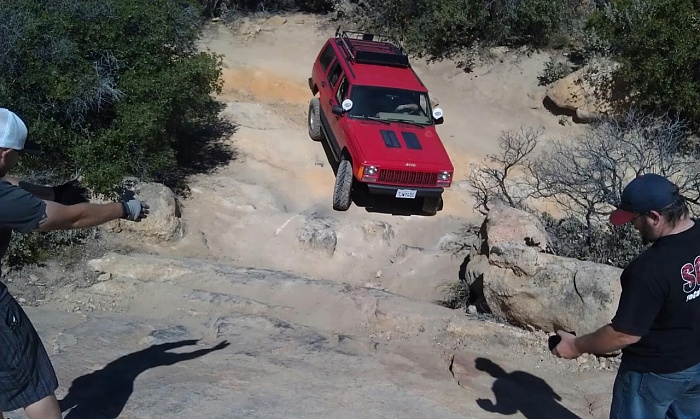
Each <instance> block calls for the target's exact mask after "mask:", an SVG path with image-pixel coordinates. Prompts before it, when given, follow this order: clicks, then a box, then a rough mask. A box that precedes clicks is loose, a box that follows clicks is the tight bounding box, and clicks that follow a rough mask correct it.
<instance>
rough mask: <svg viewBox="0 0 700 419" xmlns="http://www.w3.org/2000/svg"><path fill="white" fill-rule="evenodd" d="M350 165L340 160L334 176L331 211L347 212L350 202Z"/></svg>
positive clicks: (351, 177)
mask: <svg viewBox="0 0 700 419" xmlns="http://www.w3.org/2000/svg"><path fill="white" fill-rule="evenodd" d="M352 180H353V176H352V164H351V163H350V161H349V160H341V161H340V164H339V165H338V172H337V173H336V175H335V187H334V188H333V209H334V210H336V211H347V209H348V208H350V203H351V202H352Z"/></svg>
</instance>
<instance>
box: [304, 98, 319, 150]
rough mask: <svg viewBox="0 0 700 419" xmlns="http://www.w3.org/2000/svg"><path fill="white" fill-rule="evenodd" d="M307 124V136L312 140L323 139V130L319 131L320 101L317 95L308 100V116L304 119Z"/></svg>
mask: <svg viewBox="0 0 700 419" xmlns="http://www.w3.org/2000/svg"><path fill="white" fill-rule="evenodd" d="M306 122H307V124H308V125H309V137H311V139H312V140H314V141H321V140H323V131H321V102H320V101H319V100H318V98H317V97H315V98H313V99H311V102H309V116H308V118H307V119H306Z"/></svg>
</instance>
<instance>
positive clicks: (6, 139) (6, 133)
mask: <svg viewBox="0 0 700 419" xmlns="http://www.w3.org/2000/svg"><path fill="white" fill-rule="evenodd" d="M0 148H11V149H13V150H17V151H23V152H26V153H30V154H36V153H38V152H39V151H40V149H39V145H38V144H36V143H34V142H31V141H27V126H26V125H24V122H23V121H22V119H20V117H19V116H17V115H16V114H15V113H14V112H12V111H10V110H8V109H5V108H0Z"/></svg>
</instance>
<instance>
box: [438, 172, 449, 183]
mask: <svg viewBox="0 0 700 419" xmlns="http://www.w3.org/2000/svg"><path fill="white" fill-rule="evenodd" d="M451 179H452V173H450V172H448V171H442V172H439V173H438V181H440V182H449V181H450V180H451Z"/></svg>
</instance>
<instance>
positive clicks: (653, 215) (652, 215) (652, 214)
mask: <svg viewBox="0 0 700 419" xmlns="http://www.w3.org/2000/svg"><path fill="white" fill-rule="evenodd" d="M647 217H648V218H649V219H650V220H651V223H652V225H654V226H658V225H659V223H661V221H662V220H663V217H662V216H661V214H659V213H658V212H657V211H649V213H648V214H647Z"/></svg>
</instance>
